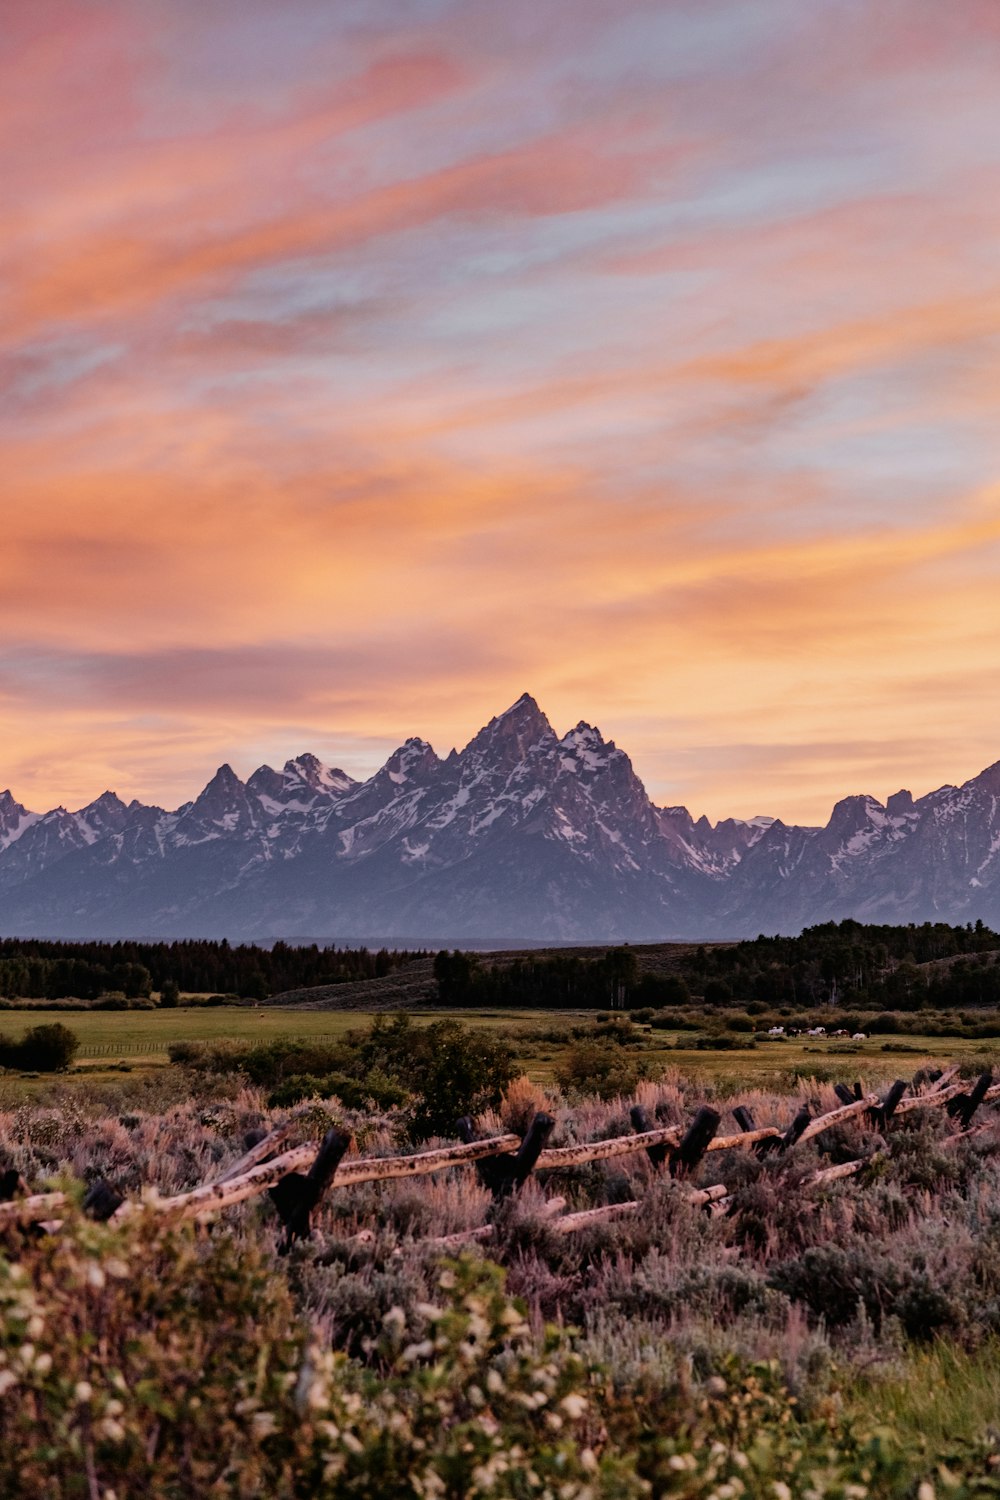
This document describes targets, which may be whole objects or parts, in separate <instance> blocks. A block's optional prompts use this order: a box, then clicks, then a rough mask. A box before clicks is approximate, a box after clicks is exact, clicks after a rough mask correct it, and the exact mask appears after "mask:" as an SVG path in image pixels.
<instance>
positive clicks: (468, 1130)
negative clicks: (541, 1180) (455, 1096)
mask: <svg viewBox="0 0 1000 1500" xmlns="http://www.w3.org/2000/svg"><path fill="white" fill-rule="evenodd" d="M555 1127H556V1122H555V1120H554V1119H553V1118H552V1116H551V1115H547V1114H544V1113H543V1112H542V1111H541V1110H539V1111H538V1113H537V1114H536V1115H535V1116H534V1118H533V1119H532V1121H531V1124H530V1125H529V1126H528V1129H527V1133H526V1134H525V1136H524V1139H523V1140H522V1142H521V1144H520V1146H519V1147H518V1149H517V1150H516V1151H503V1152H501V1153H499V1154H498V1155H497V1156H485V1157H483V1159H482V1160H481V1161H477V1162H476V1174H477V1176H478V1177H479V1180H480V1182H481V1183H482V1185H483V1187H485V1188H489V1190H490V1192H491V1193H492V1194H493V1196H494V1198H506V1197H507V1196H508V1195H509V1194H510V1193H516V1192H517V1191H518V1189H519V1188H521V1187H523V1186H524V1184H525V1182H527V1180H528V1178H529V1177H530V1176H531V1174H532V1172H533V1171H534V1170H535V1163H536V1162H537V1161H538V1158H539V1157H540V1156H541V1154H542V1151H543V1150H544V1147H545V1143H546V1141H547V1140H548V1138H549V1136H550V1135H551V1134H552V1132H553V1130H554V1129H555ZM455 1129H456V1131H457V1132H458V1135H459V1137H460V1139H461V1140H462V1141H463V1142H464V1143H465V1144H466V1145H471V1143H472V1142H473V1141H474V1140H475V1138H476V1132H475V1127H474V1126H473V1123H472V1120H471V1119H470V1117H469V1116H468V1115H463V1116H462V1118H461V1119H460V1120H456V1121H455Z"/></svg>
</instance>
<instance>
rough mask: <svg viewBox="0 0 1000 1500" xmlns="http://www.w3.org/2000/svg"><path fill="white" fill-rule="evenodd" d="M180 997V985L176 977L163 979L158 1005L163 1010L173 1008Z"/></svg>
mask: <svg viewBox="0 0 1000 1500" xmlns="http://www.w3.org/2000/svg"><path fill="white" fill-rule="evenodd" d="M180 998H181V987H180V985H179V984H178V983H177V980H176V979H165V980H164V981H163V983H162V984H161V986H160V1005H161V1007H162V1008H163V1009H164V1010H173V1008H174V1007H175V1006H176V1005H177V1004H178V1003H179V1001H180Z"/></svg>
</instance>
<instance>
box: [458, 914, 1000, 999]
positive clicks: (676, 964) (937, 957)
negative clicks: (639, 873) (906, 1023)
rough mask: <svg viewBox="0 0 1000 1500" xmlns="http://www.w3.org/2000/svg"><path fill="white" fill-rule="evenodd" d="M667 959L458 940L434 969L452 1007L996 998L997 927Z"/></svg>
mask: <svg viewBox="0 0 1000 1500" xmlns="http://www.w3.org/2000/svg"><path fill="white" fill-rule="evenodd" d="M663 961H664V960H663V950H662V949H661V950H659V952H657V953H652V954H651V953H649V952H648V951H647V950H644V949H643V948H639V949H632V948H628V947H620V948H612V949H609V950H608V951H607V952H605V953H603V954H601V955H599V956H595V957H593V958H590V957H584V956H581V955H579V954H558V953H557V954H538V955H532V956H530V957H527V958H516V959H512V960H510V961H509V962H508V961H504V960H500V961H496V960H486V961H484V960H483V959H481V958H479V957H478V956H477V955H476V954H472V953H463V952H461V951H460V950H456V951H455V952H447V951H442V952H441V953H439V954H438V955H437V957H436V958H435V960H434V977H435V979H436V980H437V984H438V994H439V997H440V1000H441V1003H442V1004H443V1005H455V1006H498V1007H512V1008H513V1007H517V1008H524V1009H536V1008H537V1009H562V1008H566V1009H587V1008H590V1007H594V1008H597V1009H609V1010H615V1009H622V1010H638V1009H642V1008H645V1007H650V1006H652V1007H662V1006H671V1005H687V1004H690V1003H691V1002H698V1001H700V1002H702V1003H704V1004H706V1005H709V1006H719V1007H727V1006H732V1005H740V1006H747V1005H749V1006H750V1007H751V1008H753V1007H754V1006H755V1005H757V1006H781V1005H790V1006H796V1007H798V1008H801V1009H809V1008H812V1007H815V1006H830V1005H833V1006H836V1005H845V1006H851V1007H855V1008H857V1007H860V1008H862V1009H866V1008H871V1009H878V1010H882V1009H885V1010H918V1009H922V1008H923V1007H925V1006H929V1007H937V1008H943V1007H950V1006H1000V934H998V933H996V932H994V931H993V929H992V928H989V927H987V926H985V925H984V923H983V922H981V921H980V922H976V923H975V924H972V923H969V924H968V926H965V927H963V926H949V925H948V924H947V923H944V922H925V923H923V924H920V925H917V924H912V925H909V926H895V927H893V926H882V925H877V924H865V923H861V922H855V921H852V920H848V921H844V922H826V923H822V924H819V925H818V926H815V927H807V928H806V929H805V930H804V931H803V932H802V933H800V934H799V936H798V937H781V936H777V937H767V936H764V935H763V934H762V935H761V936H760V937H757V938H754V939H751V940H747V941H745V942H740V943H728V944H718V945H709V944H706V945H703V946H700V947H691V948H684V947H683V946H682V945H678V946H677V949H676V951H675V952H673V953H668V955H667V959H666V961H667V963H668V964H669V969H668V970H666V971H664V970H663V968H662V964H663ZM936 961H937V962H936ZM658 965H659V966H661V967H657V966H658Z"/></svg>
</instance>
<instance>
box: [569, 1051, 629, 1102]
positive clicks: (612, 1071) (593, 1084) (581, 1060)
mask: <svg viewBox="0 0 1000 1500" xmlns="http://www.w3.org/2000/svg"><path fill="white" fill-rule="evenodd" d="M648 1076H649V1064H648V1063H647V1062H646V1061H644V1060H643V1059H641V1058H637V1057H636V1056H635V1054H634V1053H632V1052H630V1051H629V1050H628V1049H627V1048H625V1047H623V1046H622V1045H621V1043H620V1042H615V1041H607V1040H594V1041H580V1042H577V1043H575V1045H574V1046H572V1047H570V1048H569V1050H568V1051H567V1053H566V1055H565V1057H564V1058H563V1059H562V1061H561V1062H560V1063H559V1065H558V1066H557V1068H556V1081H557V1082H558V1084H559V1087H560V1088H562V1089H565V1090H567V1091H570V1090H573V1091H575V1092H577V1093H581V1094H583V1093H589V1094H597V1096H598V1098H600V1099H614V1098H615V1097H616V1096H617V1095H619V1094H625V1095H628V1094H634V1093H635V1090H636V1086H637V1084H639V1083H640V1082H641V1080H642V1079H643V1078H647V1077H648Z"/></svg>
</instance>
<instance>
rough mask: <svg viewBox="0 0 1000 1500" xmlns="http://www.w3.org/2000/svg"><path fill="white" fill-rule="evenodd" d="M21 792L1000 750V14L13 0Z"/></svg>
mask: <svg viewBox="0 0 1000 1500" xmlns="http://www.w3.org/2000/svg"><path fill="white" fill-rule="evenodd" d="M0 59H2V62H0V156H2V162H0V175H2V182H3V217H2V220H0V224H2V228H0V235H2V247H0V299H2V312H0V341H2V344H0V448H2V454H0V464H2V467H0V474H2V485H3V489H2V494H3V501H2V536H0V631H2V637H0V639H2V648H0V788H2V787H3V786H5V785H8V784H9V785H10V787H11V789H12V790H13V791H14V792H15V794H16V795H17V796H19V797H20V799H21V800H22V801H24V802H26V803H27V804H28V805H29V806H31V807H33V808H35V809H37V810H44V809H45V808H47V807H49V806H52V805H54V804H56V803H64V804H66V805H68V806H71V807H77V806H80V805H81V804H82V803H84V802H87V801H89V800H91V799H92V798H93V797H95V796H96V795H97V794H98V793H100V792H101V791H103V790H104V788H105V787H112V788H114V789H116V790H117V791H118V792H119V793H120V794H121V795H122V796H123V797H125V798H126V799H128V798H131V797H133V796H138V797H140V798H142V799H143V800H144V801H156V802H158V803H160V804H163V805H167V806H174V805H176V804H177V803H178V802H179V801H181V800H184V799H186V798H187V797H189V796H191V795H193V794H194V793H195V792H196V791H197V790H198V789H199V788H200V786H201V785H202V784H203V783H204V782H205V781H206V780H207V779H208V777H209V776H210V775H211V773H212V771H213V770H214V769H215V767H216V766H217V765H218V764H219V763H220V762H221V761H223V760H228V761H231V762H232V764H233V765H234V766H235V768H236V769H237V770H238V771H239V772H240V773H241V774H244V775H245V774H247V773H248V772H249V771H250V770H252V769H253V768H254V767H255V766H256V765H258V764H260V763H261V762H262V761H270V762H271V763H272V764H278V765H280V764H281V762H282V761H283V760H285V759H286V758H287V757H288V756H290V755H293V754H296V753H298V752H300V751H302V750H306V749H309V750H313V751H315V752H316V753H317V754H319V755H321V756H322V757H323V758H324V759H326V760H329V761H331V762H333V763H336V764H339V765H342V766H343V767H344V768H345V769H346V770H348V771H350V772H351V773H352V774H354V775H366V774H369V773H370V772H371V771H373V770H374V769H375V768H376V767H377V766H378V765H379V764H381V762H382V761H383V760H384V759H385V757H386V755H387V753H388V752H389V751H390V750H392V749H393V747H394V746H395V745H397V744H398V743H399V741H400V740H401V739H402V738H405V737H406V736H407V735H410V734H420V735H422V736H424V737H425V738H427V739H429V740H430V741H431V742H432V743H433V744H434V746H435V748H436V749H437V750H438V751H439V753H442V754H444V753H446V752H447V751H448V750H449V749H450V748H451V746H452V745H454V744H458V745H462V744H464V743H465V742H466V740H467V739H468V738H469V737H470V736H471V735H472V734H473V733H474V732H475V731H476V730H477V729H478V728H479V727H480V725H481V724H483V723H484V722H485V721H486V720H487V719H488V718H489V717H490V716H491V715H492V714H493V713H496V712H499V711H500V710H501V709H503V708H505V707H506V706H507V705H508V704H509V703H510V702H511V701H513V699H515V698H516V697H517V696H518V695H519V694H520V693H521V692H522V691H524V690H528V691H530V692H532V693H533V694H534V695H535V697H536V698H537V699H538V700H539V702H540V703H541V705H542V707H543V708H544V709H545V710H546V712H547V713H548V714H549V717H550V718H551V719H552V721H553V724H554V726H555V728H556V729H557V730H558V731H559V732H560V733H562V732H563V731H565V730H566V729H568V728H569V727H570V726H571V725H572V724H574V723H575V722H576V721H577V720H578V719H580V718H583V719H586V720H588V721H589V722H591V723H596V724H598V725H599V726H600V728H601V729H602V731H603V732H604V733H605V735H607V736H608V737H609V738H610V737H613V738H614V739H615V740H616V741H617V742H618V743H619V744H620V745H622V746H623V747H624V748H625V749H626V750H627V751H628V752H629V754H630V755H631V756H632V759H633V761H634V763H635V766H636V770H637V771H638V773H639V774H640V776H641V777H642V778H643V780H644V781H645V783H646V785H647V788H648V790H649V792H650V794H651V795H652V796H653V797H654V799H655V800H656V801H658V802H665V803H677V802H683V803H685V804H687V805H688V806H689V807H690V808H691V810H692V811H693V812H695V813H696V814H699V813H701V812H707V813H708V815H709V816H710V817H712V818H713V819H715V818H718V817H720V816H724V815H727V814H735V815H739V816H751V815H753V814H755V813H771V814H773V815H780V816H782V817H784V818H785V819H787V820H797V821H825V819H826V817H827V815H828V813H829V809H830V806H831V804H832V802H833V801H834V799H835V798H836V797H839V796H841V795H843V794H844V793H847V792H857V791H870V792H872V793H874V794H875V795H877V796H880V797H884V796H885V795H886V794H887V793H889V792H891V791H893V790H895V789H896V788H897V787H899V786H900V785H906V786H909V787H910V788H911V789H912V790H913V792H914V793H915V794H918V795H919V794H921V793H924V792H926V791H928V790H930V789H931V788H933V787H935V786H937V785H939V784H941V783H942V782H945V781H961V780H964V779H965V778H966V777H968V776H970V775H973V774H975V773H976V772H977V771H979V770H980V769H982V767H983V766H985V765H987V764H989V763H990V762H992V761H995V760H997V759H998V758H1000V650H998V643H1000V587H998V578H1000V5H998V4H997V3H996V0H946V3H942V0H877V3H876V4H872V3H871V0H856V3H855V0H690V3H681V0H502V3H498V0H198V3H195V0H112V3H104V0H12V3H10V4H8V5H5V6H4V7H3V27H2V34H0Z"/></svg>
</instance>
